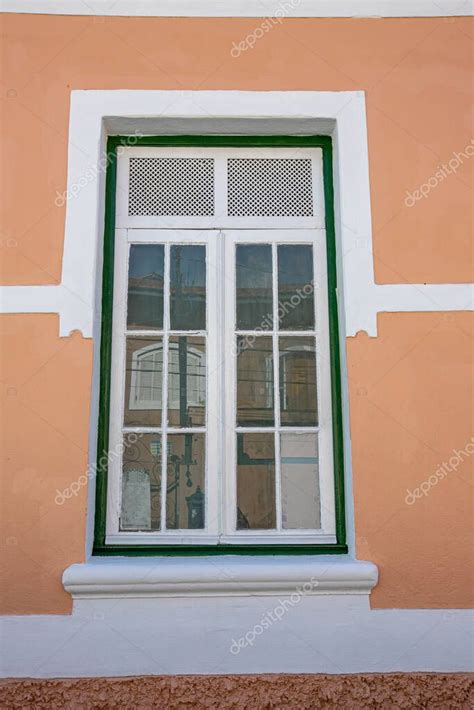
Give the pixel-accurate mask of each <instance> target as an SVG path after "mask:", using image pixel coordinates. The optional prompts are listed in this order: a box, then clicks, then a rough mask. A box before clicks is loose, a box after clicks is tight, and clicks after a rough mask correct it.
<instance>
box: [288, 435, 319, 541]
mask: <svg viewBox="0 0 474 710" xmlns="http://www.w3.org/2000/svg"><path fill="white" fill-rule="evenodd" d="M281 508H282V525H283V528H285V529H287V530H289V529H294V528H303V529H308V528H309V529H317V528H320V527H321V511H320V500H319V466H318V439H317V434H287V433H284V434H282V435H281Z"/></svg>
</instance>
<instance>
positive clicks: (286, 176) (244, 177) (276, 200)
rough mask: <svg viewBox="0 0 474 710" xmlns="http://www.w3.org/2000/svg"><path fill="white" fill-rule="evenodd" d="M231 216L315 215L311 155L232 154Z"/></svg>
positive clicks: (228, 190) (230, 180)
mask: <svg viewBox="0 0 474 710" xmlns="http://www.w3.org/2000/svg"><path fill="white" fill-rule="evenodd" d="M227 179H228V183H227V199H228V214H229V216H231V217H311V216H312V215H313V189H312V176H311V159H310V158H229V159H228V161H227Z"/></svg>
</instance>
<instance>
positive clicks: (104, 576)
mask: <svg viewBox="0 0 474 710" xmlns="http://www.w3.org/2000/svg"><path fill="white" fill-rule="evenodd" d="M377 577H378V571H377V567H376V566H375V565H374V564H373V563H371V562H363V561H359V560H354V559H353V558H352V557H349V556H347V555H341V556H340V557H339V556H338V557H334V556H332V555H327V556H326V555H321V556H318V557H315V556H313V555H308V556H303V555H302V556H298V557H285V556H278V557H272V556H267V557H250V556H244V555H242V556H238V557H236V556H231V555H230V556H222V557H219V558H216V557H200V558H187V559H184V558H182V557H181V558H171V557H166V558H163V557H159V558H146V559H145V558H140V559H131V558H117V557H116V558H113V559H112V558H95V559H92V560H90V561H89V562H86V563H84V564H74V565H71V566H70V567H68V568H67V569H66V570H65V572H64V574H63V585H64V589H65V590H66V591H67V592H69V593H70V594H71V595H72V597H73V599H101V598H102V599H104V598H113V597H122V598H127V597H128V598H140V597H160V596H168V597H169V596H171V597H186V596H187V597H200V596H246V595H256V594H257V595H277V594H291V593H293V592H298V590H299V593H303V594H311V595H318V594H358V595H363V594H365V595H368V594H370V592H371V591H372V588H373V587H374V586H375V584H376V583H377Z"/></svg>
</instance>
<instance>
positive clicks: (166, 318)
mask: <svg viewBox="0 0 474 710" xmlns="http://www.w3.org/2000/svg"><path fill="white" fill-rule="evenodd" d="M169 330H170V245H169V243H168V242H166V243H165V269H164V289H163V360H162V362H163V386H162V388H161V406H162V415H161V416H162V434H161V525H160V529H161V531H163V530H166V489H167V481H166V478H167V461H168V343H169Z"/></svg>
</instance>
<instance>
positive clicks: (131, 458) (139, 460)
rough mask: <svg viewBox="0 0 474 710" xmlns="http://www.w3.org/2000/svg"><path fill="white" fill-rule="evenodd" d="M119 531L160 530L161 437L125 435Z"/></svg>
mask: <svg viewBox="0 0 474 710" xmlns="http://www.w3.org/2000/svg"><path fill="white" fill-rule="evenodd" d="M123 445H124V449H123V459H122V461H123V468H122V470H123V474H122V511H121V515H120V530H159V529H160V522H161V436H160V435H159V434H135V433H133V432H132V433H130V434H125V436H124V440H123Z"/></svg>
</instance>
